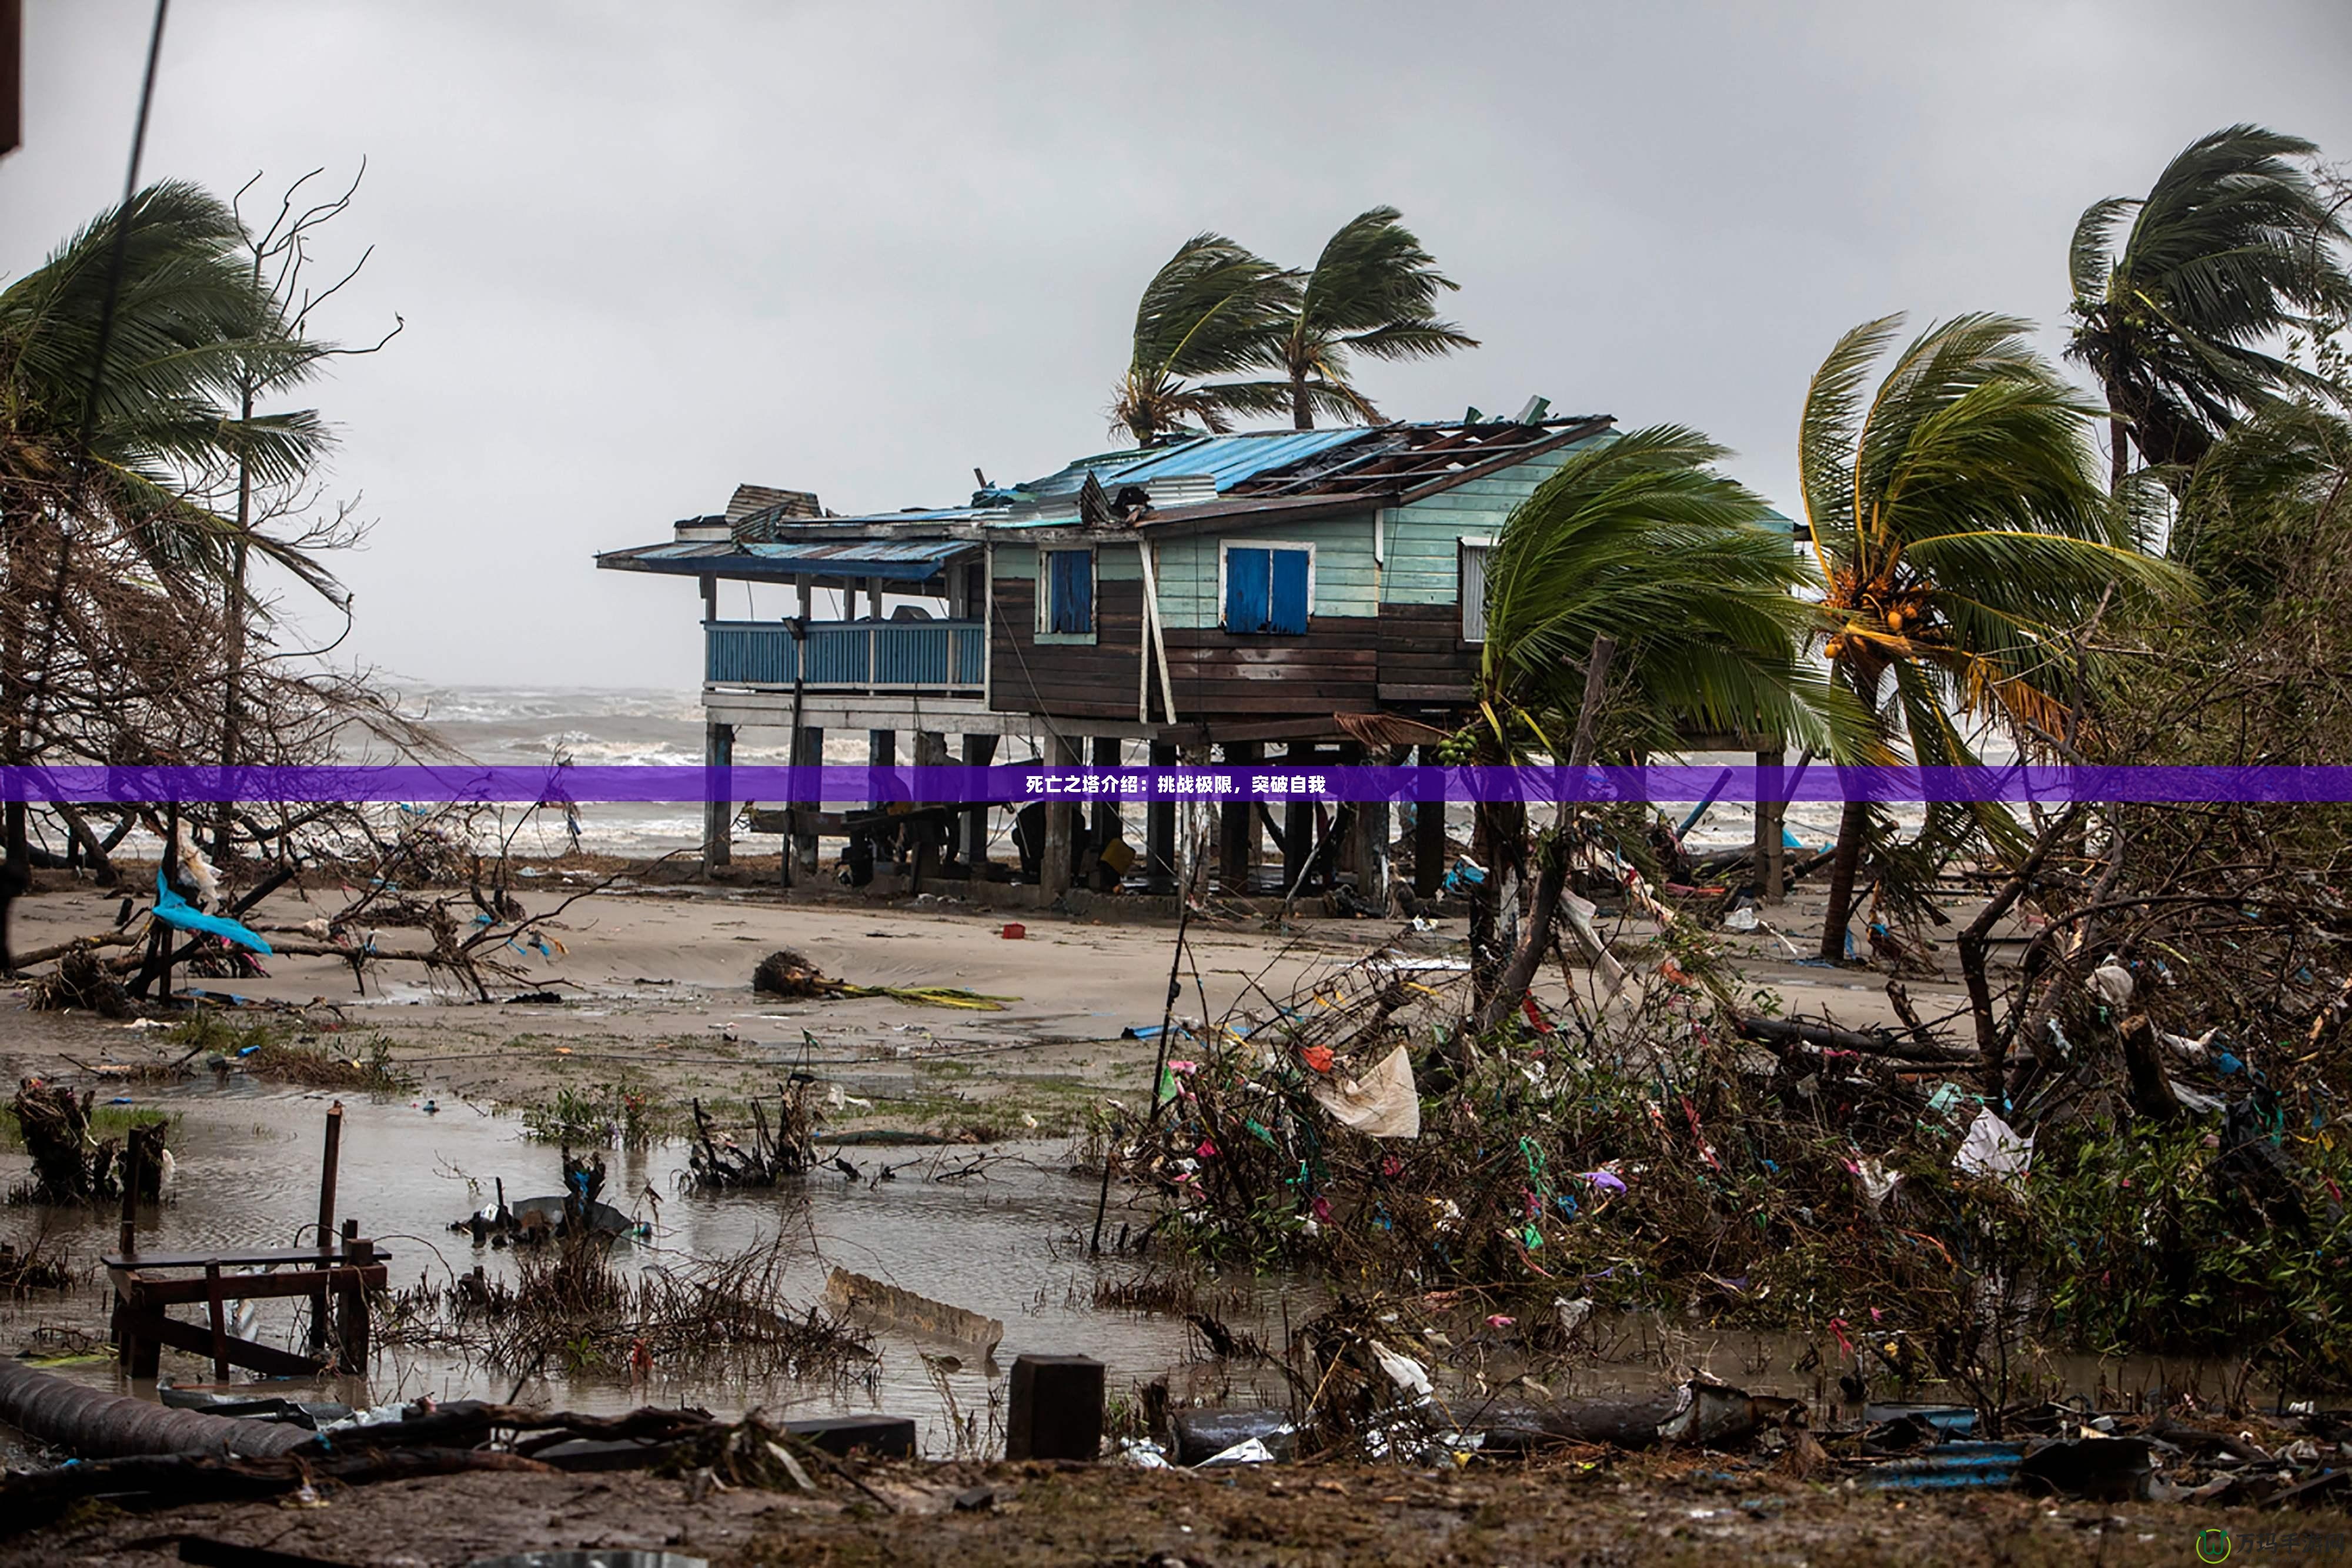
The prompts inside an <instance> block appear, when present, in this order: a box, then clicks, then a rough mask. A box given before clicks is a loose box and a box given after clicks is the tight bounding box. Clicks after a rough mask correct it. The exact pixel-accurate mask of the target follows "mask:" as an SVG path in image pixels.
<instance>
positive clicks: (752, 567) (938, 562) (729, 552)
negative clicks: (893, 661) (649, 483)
mask: <svg viewBox="0 0 2352 1568" xmlns="http://www.w3.org/2000/svg"><path fill="white" fill-rule="evenodd" d="M977 548H978V547H977V546H975V545H973V544H972V543H971V541H969V540H957V539H948V540H939V539H922V540H899V539H845V540H840V541H836V542H832V543H822V544H819V543H810V544H767V543H761V542H753V543H749V544H731V543H719V542H716V541H713V542H709V543H691V544H665V545H644V546H640V547H639V548H637V549H620V550H608V551H606V552H605V553H604V554H603V555H600V556H598V557H597V558H596V564H597V565H598V566H602V567H609V568H612V569H614V570H620V571H658V572H671V573H677V574H692V573H698V572H705V571H713V572H725V573H726V574H727V575H729V576H730V577H797V576H800V575H802V574H803V573H805V574H807V575H808V576H811V577H878V578H881V579H884V580H887V581H891V582H921V581H923V580H926V579H929V578H930V577H933V576H935V575H937V574H938V572H939V570H940V567H942V566H944V565H946V564H947V562H948V561H949V560H950V559H953V558H954V557H955V556H957V555H959V554H961V553H962V552H964V551H966V550H971V549H977Z"/></svg>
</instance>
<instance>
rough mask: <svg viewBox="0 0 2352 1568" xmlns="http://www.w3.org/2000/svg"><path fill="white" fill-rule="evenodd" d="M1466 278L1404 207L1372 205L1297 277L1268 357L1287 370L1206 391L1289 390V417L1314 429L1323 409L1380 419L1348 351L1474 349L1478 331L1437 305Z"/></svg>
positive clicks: (1268, 393) (1407, 356)
mask: <svg viewBox="0 0 2352 1568" xmlns="http://www.w3.org/2000/svg"><path fill="white" fill-rule="evenodd" d="M1459 287H1461V285H1459V284H1457V283H1455V282H1454V280H1453V279H1451V278H1449V277H1446V276H1445V275H1444V273H1441V272H1439V271H1438V270H1437V259H1436V257H1434V256H1431V255H1430V254H1429V253H1428V252H1427V251H1425V250H1423V248H1422V246H1421V241H1420V240H1419V239H1417V238H1415V237H1414V235H1413V233H1412V230H1411V229H1408V228H1406V227H1405V226H1404V221H1403V214H1401V213H1399V212H1398V211H1397V210H1396V209H1395V208H1394V207H1374V208H1372V209H1371V210H1370V212H1366V213H1361V214H1358V215H1357V216H1355V217H1354V218H1351V219H1349V221H1348V222H1347V223H1346V224H1344V225H1341V226H1340V228H1339V232H1338V233H1337V234H1335V235H1332V236H1331V237H1330V239H1329V240H1328V242H1326V244H1325V245H1324V246H1323V254H1322V255H1321V256H1318V257H1317V258H1316V261H1315V268H1314V270H1313V271H1311V272H1309V273H1307V276H1306V277H1305V278H1304V279H1303V280H1301V281H1300V283H1299V286H1298V288H1297V293H1296V295H1295V296H1294V298H1293V299H1292V301H1291V302H1290V305H1289V309H1288V319H1287V320H1286V321H1285V322H1284V323H1282V326H1281V329H1280V331H1279V333H1278V334H1276V335H1272V336H1270V337H1269V339H1268V341H1267V343H1266V345H1265V351H1264V359H1265V363H1267V364H1268V365H1270V366H1271V367H1272V368H1274V369H1276V370H1277V371H1281V372H1282V375H1283V378H1284V379H1283V380H1282V381H1280V382H1241V383H1234V384H1228V385H1223V386H1219V387H1214V388H1211V389H1209V390H1210V391H1212V392H1216V393H1218V394H1220V395H1223V396H1228V397H1242V398H1246V399H1251V400H1255V402H1264V400H1265V399H1267V398H1270V397H1275V396H1283V395H1286V398H1287V402H1288V403H1289V406H1290V418H1291V423H1292V424H1293V425H1295V426H1296V427H1297V428H1298V429H1300V430H1312V429H1314V428H1315V416H1316V414H1317V413H1325V414H1328V415H1330V416H1331V417H1333V418H1335V419H1338V420H1339V421H1341V422H1343V423H1362V424H1377V423H1380V419H1381V411H1380V410H1379V409H1377V408H1375V407H1373V406H1372V401H1371V399H1370V398H1368V397H1366V396H1365V395H1364V394H1363V393H1362V392H1360V391H1358V390H1357V388H1356V385H1355V383H1354V382H1353V381H1352V380H1350V379H1349V364H1348V361H1349V358H1350V357H1351V356H1353V355H1356V354H1368V355H1370V357H1371V358H1373V359H1376V360H1423V359H1434V358H1436V357H1438V356H1439V355H1441V354H1450V353H1452V352H1454V350H1457V349H1475V348H1476V347H1477V346H1478V340H1477V339H1475V338H1473V337H1471V336H1470V335H1469V334H1467V333H1465V332H1464V331H1463V330H1462V329H1461V328H1459V327H1457V326H1455V325H1454V323H1453V322H1451V321H1444V320H1440V319H1438V316H1437V313H1436V304H1437V297H1438V294H1439V292H1440V291H1441V290H1452V289H1455V288H1459ZM1236 406H1240V405H1238V404H1237V405H1236Z"/></svg>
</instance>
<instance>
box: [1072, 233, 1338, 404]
mask: <svg viewBox="0 0 2352 1568" xmlns="http://www.w3.org/2000/svg"><path fill="white" fill-rule="evenodd" d="M1296 293H1297V278H1296V277H1295V276H1293V275H1292V274H1290V273H1288V272H1286V271H1284V270H1283V269H1282V268H1280V267H1276V266H1275V265H1274V263H1272V262H1270V261H1267V260H1265V258H1263V257H1261V256H1255V255H1253V254H1252V253H1251V252H1250V251H1248V250H1247V249H1245V248H1244V247H1243V246H1239V245H1236V244H1234V242H1233V241H1232V240H1230V239H1227V238H1226V237H1225V236H1224V235H1218V234H1198V235H1193V236H1192V238H1191V239H1189V240H1186V241H1185V242H1184V243H1183V245H1182V246H1179V247H1178V249H1177V251H1176V254H1175V255H1174V256H1171V257H1169V258H1168V261H1167V264H1166V265H1165V266H1163V267H1160V270H1159V271H1158V272H1157V273H1155V274H1153V275H1152V278H1151V281H1150V284H1149V285H1147V286H1146V287H1145V288H1144V290H1143V298H1141V299H1140V300H1139V301H1138V302H1137V305H1136V308H1135V335H1134V340H1133V345H1132V350H1131V352H1130V353H1129V359H1128V366H1127V374H1126V375H1125V376H1123V377H1122V378H1120V380H1119V383H1118V386H1117V388H1115V389H1114V391H1113V393H1112V400H1111V406H1110V417H1111V430H1112V432H1113V433H1114V434H1117V433H1118V432H1121V431H1124V432H1125V433H1127V434H1129V435H1132V436H1133V437H1134V438H1135V439H1136V441H1137V442H1139V443H1143V444H1148V443H1150V441H1152V440H1153V439H1154V438H1156V437H1158V436H1160V435H1163V434H1167V433H1169V432H1171V431H1173V430H1176V429H1179V428H1181V427H1182V426H1183V425H1184V424H1185V423H1186V422H1188V421H1198V422H1199V423H1201V424H1202V426H1204V427H1205V428H1207V429H1209V430H1212V431H1219V432H1222V431H1225V430H1229V429H1231V428H1232V425H1231V423H1230V421H1228V419H1227V418H1226V415H1227V414H1228V413H1274V412H1276V411H1278V410H1279V409H1280V407H1281V406H1282V404H1281V401H1280V399H1279V397H1278V396H1277V395H1276V392H1273V391H1271V390H1253V389H1252V388H1250V387H1248V386H1241V387H1228V388H1225V389H1223V390H1212V389H1210V388H1207V387H1203V386H1201V385H1199V384H1197V383H1198V380H1199V378H1200V377H1202V376H1218V375H1230V374H1232V373H1234V371H1241V370H1245V369H1247V368H1249V367H1250V366H1253V365H1256V364H1260V363H1262V362H1264V361H1265V355H1266V343H1267V342H1268V340H1270V338H1271V337H1272V336H1273V335H1274V334H1275V333H1276V331H1277V330H1278V329H1279V328H1280V326H1281V324H1282V323H1283V322H1284V321H1285V320H1286V319H1287V318H1286V310H1287V309H1288V308H1289V307H1290V306H1291V304H1292V301H1293V299H1294V298H1295V296H1296Z"/></svg>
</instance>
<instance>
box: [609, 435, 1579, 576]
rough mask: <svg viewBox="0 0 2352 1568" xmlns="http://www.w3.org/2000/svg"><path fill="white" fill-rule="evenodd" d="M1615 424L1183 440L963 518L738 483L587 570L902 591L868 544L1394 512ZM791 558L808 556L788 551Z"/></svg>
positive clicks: (894, 570) (1076, 471) (904, 572)
mask: <svg viewBox="0 0 2352 1568" xmlns="http://www.w3.org/2000/svg"><path fill="white" fill-rule="evenodd" d="M1530 406H1531V407H1536V406H1539V405H1532V404H1531V405H1530ZM1473 413H1474V414H1475V410H1474V411H1473ZM1613 423H1615V421H1614V420H1613V418H1612V416H1610V415H1608V414H1577V415H1570V416H1566V417H1557V418H1546V417H1542V416H1541V415H1540V413H1538V414H1536V415H1534V416H1532V417H1528V418H1524V419H1487V418H1485V417H1483V416H1481V417H1472V418H1465V419H1460V420H1432V421H1426V422H1423V423H1401V422H1400V423H1389V424H1376V425H1341V426H1339V427H1337V428H1334V429H1328V430H1252V431H1242V432H1239V433H1236V434H1229V435H1192V436H1187V437H1183V438H1181V439H1178V440H1175V441H1171V442H1169V443H1167V444H1162V445H1159V446H1152V447H1148V448H1144V449H1141V450H1138V451H1125V452H1105V453H1097V454H1096V455H1092V456H1088V457H1081V458H1078V459H1076V460H1075V461H1073V462H1071V463H1069V464H1068V465H1065V466H1064V467H1062V468H1060V469H1057V470H1056V471H1055V472H1054V473H1052V474H1048V475H1046V476H1044V477H1043V478H1039V479H1033V480H1031V481H1029V482H1027V483H1025V484H1021V485H1014V486H991V485H986V484H985V483H983V487H982V489H981V490H980V491H979V493H978V494H976V495H974V496H973V497H972V498H971V503H970V504H969V505H966V506H961V507H936V508H929V509H926V508H921V507H910V508H908V509H907V510H904V511H898V512H875V513H868V514H866V515H864V516H861V517H829V516H826V515H824V511H823V508H822V507H819V505H818V504H817V499H816V497H814V495H811V494H809V493H807V492H805V491H793V490H782V489H772V488H769V487H766V486H751V485H745V486H738V488H737V490H736V493H735V496H734V497H733V499H732V501H731V502H730V506H729V507H728V509H727V512H726V514H725V515H724V516H723V517H698V518H688V519H685V520H682V521H681V522H679V523H678V525H677V529H676V533H677V539H676V541H675V542H665V543H662V544H657V545H646V546H640V547H638V548H636V549H623V550H611V551H607V552H605V553H604V554H602V555H599V556H598V557H597V558H596V564H597V565H599V566H602V567H611V568H614V569H617V570H628V571H663V572H678V573H687V574H692V573H696V572H723V573H725V574H727V575H729V576H751V575H756V576H770V575H772V576H777V577H790V576H793V575H794V574H795V573H809V574H812V575H820V576H824V577H856V576H866V577H882V578H890V579H896V580H911V579H913V578H917V577H929V575H931V572H933V571H935V570H937V566H936V564H934V565H933V566H931V567H930V568H929V570H921V571H917V570H915V566H916V564H917V563H915V562H914V561H913V560H911V559H908V560H904V561H898V562H897V564H896V565H895V566H894V564H893V561H894V560H895V559H896V558H892V557H888V556H886V555H883V554H878V553H877V539H876V536H877V535H881V536H884V537H885V538H889V539H891V540H892V542H893V546H894V548H895V545H896V544H898V543H908V544H913V543H915V542H918V541H921V542H925V543H927V544H929V545H932V546H946V547H948V553H950V554H952V553H953V550H954V549H961V548H968V547H969V545H970V544H971V542H973V541H976V540H978V539H979V538H982V537H984V536H985V534H986V533H987V532H989V531H991V530H993V529H998V528H1007V529H1022V530H1027V529H1037V528H1074V527H1087V526H1090V525H1093V524H1097V523H1102V522H1115V523H1117V524H1118V525H1120V526H1123V527H1131V528H1132V527H1139V528H1161V527H1176V526H1181V525H1185V524H1190V523H1195V522H1206V521H1210V520H1213V519H1216V518H1222V517H1234V516H1240V515H1246V514H1251V513H1258V514H1279V515H1282V516H1286V517H1297V516H1301V515H1307V514H1315V513H1321V512H1326V511H1348V510H1353V509H1357V508H1360V507H1378V506H1389V505H1395V504H1400V503H1402V502H1409V501H1414V500H1418V499H1420V498H1421V497H1423V496H1429V495H1433V494H1435V493H1437V492H1439V491H1441V490H1445V489H1450V488H1452V487H1453V486H1456V485H1460V484H1464V483H1466V482H1468V481H1470V480H1473V479H1476V478H1479V477H1481V476H1485V475H1488V474H1492V473H1497V472H1500V471H1501V470H1503V469H1506V468H1509V467H1511V466H1513V465H1517V464H1519V463H1523V462H1526V461H1527V460H1528V458H1530V457H1534V456H1536V455H1539V454H1541V453H1545V452H1549V451H1551V450H1553V449H1555V448H1557V447H1560V446H1565V445H1569V444H1573V443H1576V442H1580V441H1585V440H1589V439H1591V438H1592V437H1594V436H1598V435H1601V434H1605V433H1607V431H1608V430H1609V429H1610V427H1611V426H1612V424H1613ZM1089 481H1091V482H1093V483H1094V484H1096V485H1099V486H1101V491H1102V495H1101V497H1100V499H1099V500H1098V501H1097V502H1091V503H1089V507H1088V514H1087V517H1086V518H1084V519H1082V517H1081V515H1080V505H1079V503H1080V498H1081V495H1082V493H1084V492H1086V490H1087V485H1088V483H1089ZM952 541H961V543H954V542H952ZM795 551H807V552H809V553H807V554H793V553H789V552H795ZM939 559H941V560H944V559H946V558H945V556H944V555H943V556H941V557H940V558H939Z"/></svg>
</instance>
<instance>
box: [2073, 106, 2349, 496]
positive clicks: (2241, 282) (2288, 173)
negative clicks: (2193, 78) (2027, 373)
mask: <svg viewBox="0 0 2352 1568" xmlns="http://www.w3.org/2000/svg"><path fill="white" fill-rule="evenodd" d="M2316 151H2317V150H2316V149H2315V147H2314V146H2313V145H2312V144H2311V143H2310V142H2308V141H2302V140H2301V139H2299V138H2296V137H2293V136H2282V135H2280V134H2278V133H2277V132H2276V131H2265V130H2263V128H2262V127H2260V126H2254V125H2232V126H2230V127H2228V128H2227V129H2225V130H2221V131H2213V132H2211V133H2210V134H2209V135H2206V136H2200V137H2199V138H2198V139H2197V140H2196V141H2192V142H2190V143H2189V146H2188V147H2186V148H2185V149H2183V150H2182V151H2181V152H2180V154H2179V156H2178V157H2176V158H2174V159H2173V161H2172V162H2170V163H2168V164H2167V165H2166V166H2165V169H2164V172H2163V173H2161V174H2159V175H2158V176H2157V181H2156V183H2155V184H2154V185H2153V186H2151V187H2150V188H2149V190H2148V193H2147V195H2146V196H2145V197H2126V196H2109V197H2107V198H2105V200H2103V201H2098V202H2094V203H2092V204H2091V205H2090V206H2088V207H2086V208H2084V212H2083V216H2082V219H2081V221H2080V222H2078V223H2077V224H2076V225H2075V227H2074V244H2073V246H2072V247H2071V248H2070V250H2069V252H2068V256H2067V263H2068V270H2069V272H2070V274H2071V276H2072V279H2073V283H2074V307H2073V309H2074V317H2075V320H2076V325H2075V328H2074V335H2073V338H2072V340H2071V341H2070V342H2069V343H2068V345H2067V350H2066V353H2067V357H2068V358H2069V359H2073V360H2075V361H2080V362H2081V363H2082V364H2083V365H2084V367H2086V368H2087V369H2088V370H2089V371H2090V372H2091V373H2092V375H2094V376H2095V377H2096V378H2097V379H2098V382H2099V385H2100V386H2101V388H2102V389H2103V390H2104V391H2105V394H2106V400H2107V407H2108V409H2109V411H2110V412H2111V420H2112V453H2111V457H2110V465H2111V466H2110V476H2109V488H2110V489H2120V488H2121V487H2122V485H2123V479H2124V476H2125V475H2126V473H2127V472H2129V467H2130V460H2129V451H2128V448H2129V446H2131V445H2137V447H2138V448H2139V451H2140V455H2141V456H2142V457H2143V458H2145V459H2146V460H2147V462H2149V463H2151V464H2158V465H2191V464H2194V463H2195V462H2196V461H2197V459H2198V458H2199V457H2200V456H2202V455H2204V453H2205V450H2206V448H2207V447H2209V446H2210V445H2211V444H2212V443H2213V440H2214V438H2215V437H2216V436H2218V435H2219V434H2221V432H2223V431H2225V430H2227V429H2229V428H2230V425H2231V422H2232V421H2234V420H2235V419H2237V418H2238V417H2239V416H2240V415H2242V414H2243V413H2245V412H2246V411H2247V410H2248V409H2251V408H2252V407H2254V406H2255V405H2256V404H2258V403H2260V402H2263V400H2264V399H2266V398H2270V397H2273V396H2276V395H2278V394H2279V393H2280V392H2283V391H2285V390H2288V389H2301V390H2306V391H2313V392H2320V393H2321V394H2322V395H2334V393H2335V389H2333V388H2331V387H2329V386H2328V384H2327V383H2326V382H2321V381H2319V380H2318V379H2317V378H2316V377H2314V376H2311V375H2309V374H2307V373H2306V372H2305V371H2301V370H2299V369H2297V368H2296V367H2295V366H2294V365H2292V364H2290V363H2288V362H2287V361H2284V360H2283V359H2279V358H2277V357H2275V356H2273V355H2271V354H2267V353H2264V352H2263V351H2262V350H2260V349H2258V348H2256V347H2255V345H2256V344H2258V343H2261V342H2263V341H2264V340H2268V339H2271V338H2273V337H2275V336H2277V335H2278V334H2280V333H2282V332H2288V331H2293V330H2294V329H2298V328H2300V327H2303V326H2304V325H2305V319H2304V318H2305V316H2306V315H2309V314H2314V313H2320V312H2326V311H2336V312H2340V311H2342V310H2343V309H2344V308H2346V306H2347V302H2352V278H2347V276H2346V272H2345V267H2344V262H2343V257H2342V255H2341V254H2340V250H2339V248H2338V247H2340V246H2342V244H2343V243H2344V240H2345V237H2346V236H2345V230H2344V228H2343V225H2342V224H2341V223H2340V222H2339V221H2338V219H2337V217H2336V214H2335V213H2334V212H2333V211H2331V210H2330V208H2329V207H2328V205H2327V204H2326V201H2325V200H2324V199H2323V198H2322V196H2321V195H2320V193H2318V191H2317V190H2316V188H2315V186H2314V185H2313V183H2312V181H2311V179H2310V177H2309V176H2308V175H2307V174H2306V173H2305V171H2304V170H2303V169H2302V168H2300V167H2298V166H2297V163H2296V161H2297V160H2305V159H2308V158H2310V157H2311V156H2312V155H2313V154H2314V153H2315V152H2316ZM2126 217H2129V219H2130V227H2129V228H2128V229H2127V230H2123V229H2122V225H2124V222H2125V220H2126ZM2119 230H2122V244H2121V246H2120V247H2118V246H2117V245H2116V235H2117V233H2118V231H2119Z"/></svg>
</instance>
